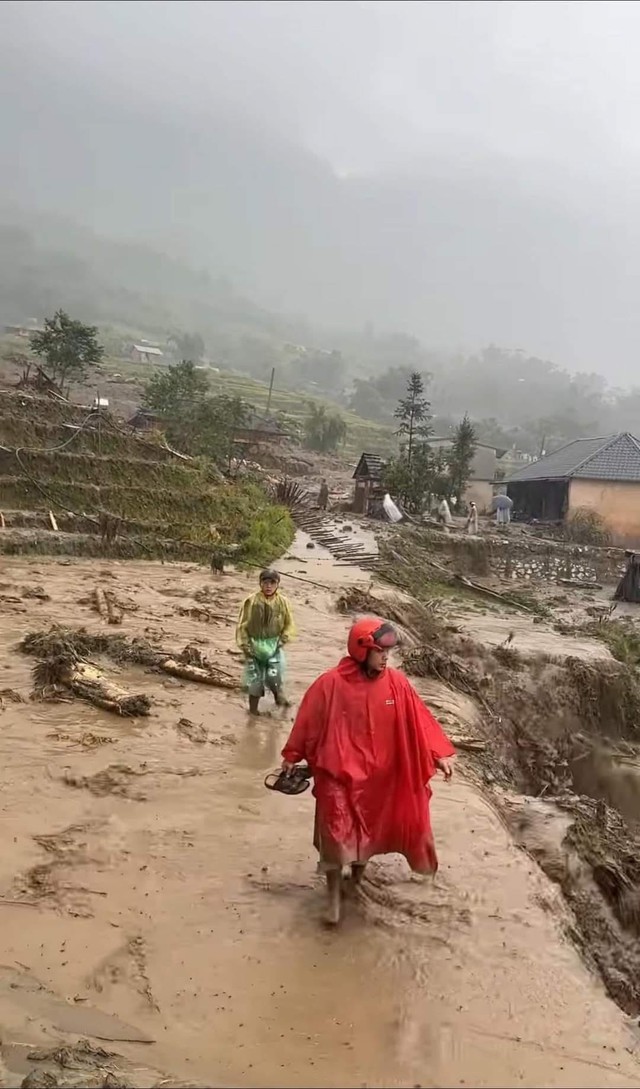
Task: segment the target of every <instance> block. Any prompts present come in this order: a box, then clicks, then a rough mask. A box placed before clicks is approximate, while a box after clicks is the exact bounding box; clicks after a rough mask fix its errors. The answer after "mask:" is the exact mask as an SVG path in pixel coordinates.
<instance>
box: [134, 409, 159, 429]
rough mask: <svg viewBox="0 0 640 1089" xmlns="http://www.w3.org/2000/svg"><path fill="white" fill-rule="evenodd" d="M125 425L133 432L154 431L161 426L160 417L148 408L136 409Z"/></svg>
mask: <svg viewBox="0 0 640 1089" xmlns="http://www.w3.org/2000/svg"><path fill="white" fill-rule="evenodd" d="M127 423H128V424H129V427H132V428H133V430H134V431H154V430H155V429H156V428H157V427H160V426H161V424H160V417H159V416H158V415H157V414H156V413H155V412H152V411H151V409H150V408H139V409H137V411H136V412H134V414H133V416H132V417H131V419H130V420H128V421H127Z"/></svg>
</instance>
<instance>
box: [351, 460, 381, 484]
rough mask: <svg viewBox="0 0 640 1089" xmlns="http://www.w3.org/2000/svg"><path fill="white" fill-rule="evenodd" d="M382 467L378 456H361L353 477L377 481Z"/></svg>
mask: <svg viewBox="0 0 640 1089" xmlns="http://www.w3.org/2000/svg"><path fill="white" fill-rule="evenodd" d="M384 466H385V462H384V461H383V459H382V458H381V457H380V455H379V454H361V455H360V461H359V462H358V464H357V465H356V469H355V472H354V474H353V476H354V477H357V476H368V477H370V478H371V479H372V480H379V478H380V477H381V475H382V470H383V469H384Z"/></svg>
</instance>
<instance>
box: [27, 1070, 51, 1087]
mask: <svg viewBox="0 0 640 1089" xmlns="http://www.w3.org/2000/svg"><path fill="white" fill-rule="evenodd" d="M20 1085H21V1087H22V1089H50V1087H52V1086H57V1085H58V1079H57V1077H56V1076H55V1074H52V1073H51V1071H50V1070H38V1069H37V1068H34V1069H33V1070H30V1071H29V1073H28V1074H27V1076H26V1078H23V1079H22V1081H21V1082H20Z"/></svg>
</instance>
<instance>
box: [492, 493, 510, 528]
mask: <svg viewBox="0 0 640 1089" xmlns="http://www.w3.org/2000/svg"><path fill="white" fill-rule="evenodd" d="M491 505H492V507H493V509H494V511H495V512H496V523H497V524H498V525H499V526H508V525H509V522H510V521H511V511H512V509H513V499H509V496H508V495H504V494H501V495H495V496H494V497H493V502H492V504H491Z"/></svg>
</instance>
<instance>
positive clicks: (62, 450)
mask: <svg viewBox="0 0 640 1089" xmlns="http://www.w3.org/2000/svg"><path fill="white" fill-rule="evenodd" d="M0 443H1V444H2V445H1V447H0V497H1V503H2V511H3V515H4V521H5V526H6V528H5V529H4V530H3V532H2V533H1V534H0V551H2V552H5V553H23V552H36V553H48V552H53V553H76V554H80V555H90V556H91V555H104V554H105V553H108V554H110V555H113V556H118V557H121V558H150V557H160V558H171V559H179V558H186V559H190V560H194V561H196V562H198V561H202V562H208V561H209V559H210V557H211V553H212V551H213V549H214V548H215V549H216V550H217V551H218V552H219V553H220V554H221V556H222V557H223V558H228V559H231V558H233V559H237V560H240V561H242V562H246V563H255V564H263V563H266V562H270V561H272V560H273V559H274V558H275V557H276V556H278V555H280V554H281V553H282V552H284V551H285V550H286V548H287V547H288V546H289V544H290V543H291V540H292V537H293V525H292V522H291V519H290V516H289V513H288V512H287V511H286V510H285V509H283V508H280V507H277V506H275V505H273V504H272V503H271V502H270V500H269V497H268V496H267V495H266V493H265V492H264V491H263V489H262V487H260V486H259V485H258V484H257V483H255V482H250V481H229V480H227V479H225V478H224V477H223V476H222V475H221V473H220V472H219V471H218V470H217V469H216V468H215V467H214V466H213V465H212V464H211V463H210V462H207V461H206V459H192V458H185V457H182V456H180V455H178V454H176V453H175V452H173V451H171V450H170V449H168V448H167V447H166V445H164V444H163V443H162V442H161V441H160V440H158V438H157V437H147V436H141V435H136V434H135V433H134V432H133V431H132V430H131V429H129V428H127V427H126V426H125V425H123V424H121V423H119V422H118V421H116V420H115V419H113V418H112V417H111V416H109V414H108V413H105V412H104V410H101V412H100V414H99V415H98V414H96V413H95V412H91V411H90V410H88V409H86V408H82V407H81V406H79V405H72V404H69V403H68V402H65V401H62V400H58V399H51V398H47V397H37V396H34V395H32V394H27V393H24V392H20V393H17V392H15V391H2V392H0ZM50 512H51V514H53V518H54V521H55V525H53V523H52V521H51V515H50ZM212 528H213V530H214V533H213V534H212Z"/></svg>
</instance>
